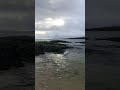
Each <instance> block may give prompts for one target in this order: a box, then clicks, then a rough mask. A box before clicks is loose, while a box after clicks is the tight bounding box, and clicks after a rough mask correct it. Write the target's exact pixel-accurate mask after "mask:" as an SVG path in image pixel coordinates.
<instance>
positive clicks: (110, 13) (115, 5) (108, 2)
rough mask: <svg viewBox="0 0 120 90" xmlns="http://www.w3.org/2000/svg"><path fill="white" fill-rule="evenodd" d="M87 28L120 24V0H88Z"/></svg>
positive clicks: (86, 4)
mask: <svg viewBox="0 0 120 90" xmlns="http://www.w3.org/2000/svg"><path fill="white" fill-rule="evenodd" d="M85 6H86V7H85V12H86V14H85V20H86V21H85V22H86V25H85V26H86V28H96V27H111V26H120V0H86V1H85Z"/></svg>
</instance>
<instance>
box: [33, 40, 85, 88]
mask: <svg viewBox="0 0 120 90" xmlns="http://www.w3.org/2000/svg"><path fill="white" fill-rule="evenodd" d="M52 40H53V39H52ZM57 40H63V41H67V42H70V43H64V44H66V45H68V46H72V47H73V48H70V49H66V50H65V52H64V53H63V54H54V53H45V54H44V55H39V56H35V88H36V90H85V43H84V42H85V39H57ZM38 41H51V39H45V40H44V39H39V40H36V42H38Z"/></svg>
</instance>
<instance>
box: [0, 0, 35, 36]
mask: <svg viewBox="0 0 120 90" xmlns="http://www.w3.org/2000/svg"><path fill="white" fill-rule="evenodd" d="M34 5H35V4H34V0H0V31H1V32H2V35H15V34H20V33H21V35H22V34H23V33H24V32H25V33H26V35H27V32H26V31H28V33H30V32H31V31H34V23H35V20H34V19H35V15H34V11H35V10H34V9H35V8H34ZM7 32H8V33H9V34H6V33H7ZM33 34H34V33H33Z"/></svg>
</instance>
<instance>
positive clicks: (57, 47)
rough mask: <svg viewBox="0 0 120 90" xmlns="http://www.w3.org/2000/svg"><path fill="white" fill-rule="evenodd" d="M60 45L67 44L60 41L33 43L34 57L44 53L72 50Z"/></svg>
mask: <svg viewBox="0 0 120 90" xmlns="http://www.w3.org/2000/svg"><path fill="white" fill-rule="evenodd" d="M62 43H69V42H66V41H61V40H53V41H41V42H36V43H35V55H36V56H37V55H39V54H45V52H53V53H63V52H64V50H65V49H68V48H72V47H69V46H67V45H65V44H62Z"/></svg>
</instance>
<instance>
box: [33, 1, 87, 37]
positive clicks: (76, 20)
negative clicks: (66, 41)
mask: <svg viewBox="0 0 120 90" xmlns="http://www.w3.org/2000/svg"><path fill="white" fill-rule="evenodd" d="M83 36H85V0H35V37H36V39H49V38H68V37H83Z"/></svg>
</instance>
